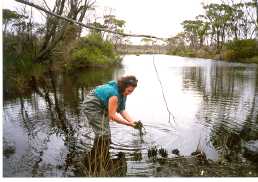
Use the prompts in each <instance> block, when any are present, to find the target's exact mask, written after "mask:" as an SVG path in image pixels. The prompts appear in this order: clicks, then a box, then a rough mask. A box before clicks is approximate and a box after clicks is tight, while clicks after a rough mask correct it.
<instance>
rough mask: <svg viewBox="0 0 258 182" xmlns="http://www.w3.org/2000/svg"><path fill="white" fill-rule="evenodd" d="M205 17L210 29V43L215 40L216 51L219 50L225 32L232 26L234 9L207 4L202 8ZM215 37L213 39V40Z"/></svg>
mask: <svg viewBox="0 0 258 182" xmlns="http://www.w3.org/2000/svg"><path fill="white" fill-rule="evenodd" d="M203 8H204V9H205V15H204V16H205V17H206V19H207V20H208V22H209V25H210V29H211V32H210V33H211V41H212V42H213V40H215V44H216V47H217V49H220V48H221V47H222V45H223V44H224V42H225V38H226V35H227V32H228V31H229V30H230V25H231V24H232V17H233V15H234V9H233V8H232V7H231V6H229V5H226V4H213V3H212V4H208V5H205V6H203ZM214 37H215V38H214Z"/></svg>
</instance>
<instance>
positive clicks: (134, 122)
mask: <svg viewBox="0 0 258 182" xmlns="http://www.w3.org/2000/svg"><path fill="white" fill-rule="evenodd" d="M129 123H130V125H129V126H131V127H133V128H135V126H136V123H137V121H133V122H129Z"/></svg>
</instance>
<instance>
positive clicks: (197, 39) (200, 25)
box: [182, 19, 208, 48]
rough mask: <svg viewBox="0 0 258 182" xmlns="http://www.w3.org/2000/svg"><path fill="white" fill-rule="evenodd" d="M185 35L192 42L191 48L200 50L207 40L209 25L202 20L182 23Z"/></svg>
mask: <svg viewBox="0 0 258 182" xmlns="http://www.w3.org/2000/svg"><path fill="white" fill-rule="evenodd" d="M182 25H183V28H184V31H185V35H187V37H188V40H189V42H190V47H192V48H198V47H202V46H203V43H204V39H205V35H206V33H207V30H208V23H207V22H204V21H202V20H200V19H196V20H185V21H183V23H182Z"/></svg>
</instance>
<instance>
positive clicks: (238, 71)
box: [183, 63, 258, 161]
mask: <svg viewBox="0 0 258 182" xmlns="http://www.w3.org/2000/svg"><path fill="white" fill-rule="evenodd" d="M183 73H184V74H183V76H184V78H183V81H184V83H183V85H184V89H185V90H195V91H196V92H198V93H199V94H200V95H201V96H202V104H201V106H202V107H201V108H200V109H199V111H198V113H197V117H198V120H199V122H200V123H202V124H203V125H205V126H206V127H208V128H210V130H211V134H210V141H211V143H212V145H213V146H215V148H216V149H217V151H218V152H219V153H220V155H221V157H222V158H221V159H222V160H223V159H224V158H225V159H227V160H229V161H232V160H240V156H241V150H242V147H243V143H244V142H247V141H249V140H257V139H258V135H257V133H258V127H257V120H258V115H257V114H258V113H257V111H258V104H257V88H258V84H257V83H258V82H257V80H258V79H256V76H257V71H256V65H249V66H246V65H241V64H239V65H238V64H230V63H223V64H222V63H221V64H219V63H214V64H211V65H209V67H185V68H183Z"/></svg>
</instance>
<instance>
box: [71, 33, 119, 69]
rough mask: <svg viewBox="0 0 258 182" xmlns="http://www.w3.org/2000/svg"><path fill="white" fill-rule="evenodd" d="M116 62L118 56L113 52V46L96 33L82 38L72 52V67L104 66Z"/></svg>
mask: <svg viewBox="0 0 258 182" xmlns="http://www.w3.org/2000/svg"><path fill="white" fill-rule="evenodd" d="M118 62H119V55H118V54H117V53H116V52H115V51H114V47H113V44H112V43H111V42H109V41H104V40H103V39H102V37H101V35H100V34H98V33H91V34H89V35H88V36H86V37H82V38H81V39H80V41H79V43H78V46H77V48H76V49H74V50H73V51H72V61H71V64H72V66H73V67H90V66H105V65H111V64H116V63H118Z"/></svg>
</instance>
